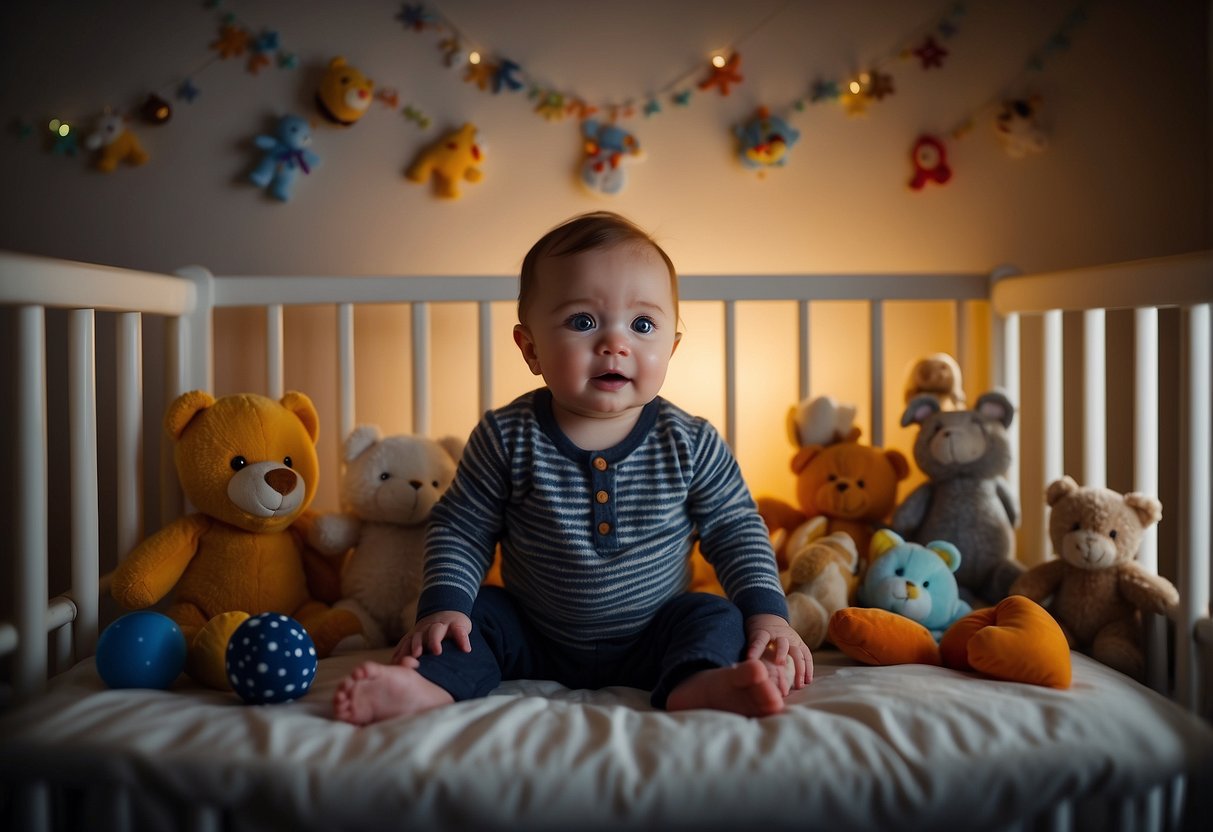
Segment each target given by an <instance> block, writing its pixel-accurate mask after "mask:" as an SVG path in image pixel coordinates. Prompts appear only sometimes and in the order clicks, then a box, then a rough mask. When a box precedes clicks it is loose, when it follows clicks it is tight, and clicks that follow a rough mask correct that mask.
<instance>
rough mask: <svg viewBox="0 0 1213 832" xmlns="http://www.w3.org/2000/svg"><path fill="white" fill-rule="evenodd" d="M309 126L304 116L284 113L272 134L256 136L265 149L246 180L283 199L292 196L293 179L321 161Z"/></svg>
mask: <svg viewBox="0 0 1213 832" xmlns="http://www.w3.org/2000/svg"><path fill="white" fill-rule="evenodd" d="M311 143H312V128H311V125H309V124H308V123H307V120H306V119H303V118H301V117H300V116H293V115H287V116H283V117H282V118H281V119H279V120H278V125H277V127H276V129H275V130H274V135H272V136H257V137H256V138H255V139H253V144H255V145H256V146H257V147H258V148H260V149H261V150H264V151H265V154H264V155H263V156H262V157H261V161H260V162H259V163H258V164H257V167H255V168H253V172H252V173H250V174H249V181H250V182H252V183H253V184H254V185H256V186H257V187H258V188H268V189H269V193H270V195H271V196H273V197H275V198H276V199H279V200H281V201H283V202H286V201H287V200H288V199H290V198H291V191H292V190H293V189H294V185H295V179H296V177H298V176H299V174H300V173H304V174H308V173H311V172H312V168H314V167H316V166H317V165H318V164H320V157H319V156H317V155H316V154H315V153H314V152H313V151H312V150H311V149H310V148H309V145H311Z"/></svg>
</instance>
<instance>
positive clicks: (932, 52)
mask: <svg viewBox="0 0 1213 832" xmlns="http://www.w3.org/2000/svg"><path fill="white" fill-rule="evenodd" d="M914 54H915V55H917V56H918V60H920V61H922V68H923V69H930V68H931V67H942V66H943V59H944V58H946V57H947V56H948V50H946V49H944V48H943V47H942V46H940V45H939V44H938V43H936V42H935V38H933V37H929V36H928V37H927V39H926V40H925V41H924V42H923V44H922V46H920V47H918V48H917V49H915V50H914Z"/></svg>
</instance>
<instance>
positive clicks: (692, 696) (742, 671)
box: [666, 659, 783, 716]
mask: <svg viewBox="0 0 1213 832" xmlns="http://www.w3.org/2000/svg"><path fill="white" fill-rule="evenodd" d="M692 708H712V709H713V710H717V711H728V712H730V713H734V714H741V715H742V716H768V715H770V714H774V713H778V712H779V711H781V710H783V694H781V693H780V692H779V685H778V684H777V683H776V682H775V681H774V680H773V679H772V677H771V673H770V672H768V670H767V668H766V665H764V664H763V663H762V662H761V661H760V660H758V659H747V660H746V661H744V662H741V663H740V664H735V665H733V666H732V667H717V668H712V669H711V670H701V671H700V672H698V673H696V674H694V675H693V676H689V677H687V678H686V679H684V680H683V681H682V683H681V684H679V685H678V687H676V688H674V690H672V691H671V692H670V696H669V698H668V699H667V700H666V710H669V711H686V710H690V709H692Z"/></svg>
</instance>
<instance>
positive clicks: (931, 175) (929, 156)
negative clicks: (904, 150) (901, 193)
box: [910, 136, 952, 191]
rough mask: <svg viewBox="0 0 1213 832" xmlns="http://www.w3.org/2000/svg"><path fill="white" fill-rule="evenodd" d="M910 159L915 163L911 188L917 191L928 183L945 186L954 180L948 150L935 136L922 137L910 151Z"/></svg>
mask: <svg viewBox="0 0 1213 832" xmlns="http://www.w3.org/2000/svg"><path fill="white" fill-rule="evenodd" d="M910 159H911V160H912V161H913V162H914V176H913V177H911V179H910V187H911V188H912V189H914V190H915V191H921V190H922V189H923V187H924V186H925V185H926V184H927V183H928V182H938V183H939V184H940V185H943V184H946V183H947V181H948V180H949V179H951V178H952V169H951V168H950V167H948V149H947V147H946V146H945V145H944V143H943V142H942V141H941V140H940V139H937V138H935V137H934V136H922V137H920V138H919V139H918V141H916V142H915V143H914V147H913V149H912V150H911V151H910Z"/></svg>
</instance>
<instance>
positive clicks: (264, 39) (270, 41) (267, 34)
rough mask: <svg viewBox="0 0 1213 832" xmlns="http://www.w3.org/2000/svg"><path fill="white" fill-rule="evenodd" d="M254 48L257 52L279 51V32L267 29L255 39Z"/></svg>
mask: <svg viewBox="0 0 1213 832" xmlns="http://www.w3.org/2000/svg"><path fill="white" fill-rule="evenodd" d="M253 49H254V50H256V51H257V52H277V51H278V33H277V32H274V31H271V30H269V29H267V30H266V31H264V32H262V33H261V34H260V35H258V36H257V39H256V40H255V41H253Z"/></svg>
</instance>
